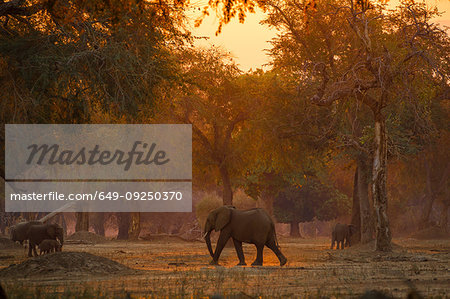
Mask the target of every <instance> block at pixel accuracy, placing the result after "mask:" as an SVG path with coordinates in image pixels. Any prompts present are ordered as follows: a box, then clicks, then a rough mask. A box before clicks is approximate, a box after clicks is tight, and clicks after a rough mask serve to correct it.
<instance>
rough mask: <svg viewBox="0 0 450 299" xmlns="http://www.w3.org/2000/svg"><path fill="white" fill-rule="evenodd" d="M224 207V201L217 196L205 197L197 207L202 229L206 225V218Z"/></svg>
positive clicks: (211, 194) (208, 195) (196, 210)
mask: <svg viewBox="0 0 450 299" xmlns="http://www.w3.org/2000/svg"><path fill="white" fill-rule="evenodd" d="M221 206H222V199H221V198H220V197H218V196H217V195H216V194H213V193H209V194H207V195H205V196H204V197H203V198H202V199H201V200H200V201H199V202H198V203H197V204H196V205H195V215H196V216H197V220H198V223H199V225H200V226H201V228H202V229H203V226H204V225H205V222H206V218H207V217H208V214H209V212H211V211H212V210H214V209H217V208H218V207H221Z"/></svg>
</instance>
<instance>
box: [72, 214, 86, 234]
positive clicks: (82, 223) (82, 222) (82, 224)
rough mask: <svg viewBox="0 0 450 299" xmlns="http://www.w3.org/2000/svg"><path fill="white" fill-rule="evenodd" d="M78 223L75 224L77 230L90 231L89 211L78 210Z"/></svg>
mask: <svg viewBox="0 0 450 299" xmlns="http://www.w3.org/2000/svg"><path fill="white" fill-rule="evenodd" d="M76 215H77V224H76V225H75V231H76V232H79V231H89V213H87V212H77V213H76Z"/></svg>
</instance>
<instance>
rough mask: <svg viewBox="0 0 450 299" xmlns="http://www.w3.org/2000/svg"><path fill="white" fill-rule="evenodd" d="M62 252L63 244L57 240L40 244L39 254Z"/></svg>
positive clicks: (48, 240)
mask: <svg viewBox="0 0 450 299" xmlns="http://www.w3.org/2000/svg"><path fill="white" fill-rule="evenodd" d="M57 251H61V244H59V242H58V241H57V240H52V239H45V240H44V241H42V242H41V244H39V254H40V255H42V253H51V252H57Z"/></svg>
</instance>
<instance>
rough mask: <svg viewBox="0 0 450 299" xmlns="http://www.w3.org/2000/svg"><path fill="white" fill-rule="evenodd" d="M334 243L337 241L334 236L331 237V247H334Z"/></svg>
mask: <svg viewBox="0 0 450 299" xmlns="http://www.w3.org/2000/svg"><path fill="white" fill-rule="evenodd" d="M334 243H336V240H335V239H334V237H333V238H332V239H331V249H334ZM337 246H338V247H339V243H338V244H337Z"/></svg>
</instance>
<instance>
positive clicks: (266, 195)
mask: <svg viewBox="0 0 450 299" xmlns="http://www.w3.org/2000/svg"><path fill="white" fill-rule="evenodd" d="M273 200H274V195H273V192H272V191H271V190H267V188H264V190H263V191H262V192H261V202H262V208H263V209H264V210H266V211H267V213H268V214H269V215H270V216H271V217H273Z"/></svg>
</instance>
